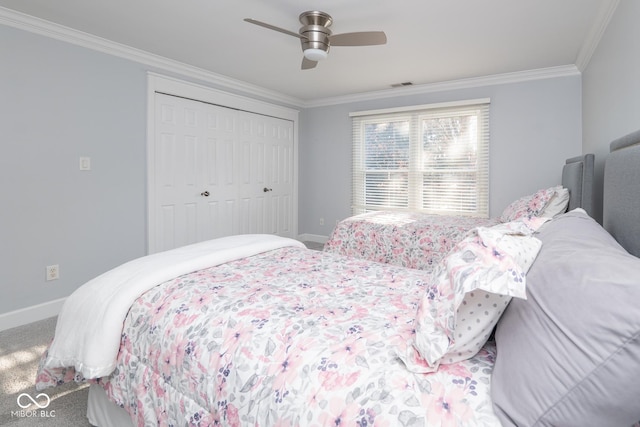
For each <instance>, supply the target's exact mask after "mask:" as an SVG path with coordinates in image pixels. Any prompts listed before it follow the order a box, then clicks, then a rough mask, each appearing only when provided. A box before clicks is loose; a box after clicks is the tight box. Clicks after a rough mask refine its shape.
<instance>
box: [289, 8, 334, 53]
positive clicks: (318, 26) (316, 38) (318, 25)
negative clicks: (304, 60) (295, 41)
mask: <svg viewBox="0 0 640 427" xmlns="http://www.w3.org/2000/svg"><path fill="white" fill-rule="evenodd" d="M298 19H299V20H300V23H301V24H302V25H303V27H302V28H300V31H299V33H300V35H302V36H304V37H305V38H303V39H300V42H301V43H302V50H307V49H320V50H323V51H325V52H329V36H331V30H330V29H329V27H330V26H331V24H333V18H331V16H330V15H329V14H327V13H324V12H320V11H317V10H313V11H309V12H303V13H301V14H300V17H299V18H298Z"/></svg>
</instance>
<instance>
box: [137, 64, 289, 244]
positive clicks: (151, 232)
mask: <svg viewBox="0 0 640 427" xmlns="http://www.w3.org/2000/svg"><path fill="white" fill-rule="evenodd" d="M156 93H163V94H166V95H173V96H178V97H182V98H187V99H193V100H197V101H203V102H208V103H210V104H214V105H219V106H223V107H228V108H234V109H237V110H242V111H247V112H251V113H257V114H262V115H265V116H272V117H277V118H280V119H285V120H290V121H292V122H293V151H294V154H293V158H294V160H293V200H292V208H291V210H292V212H291V218H292V221H291V224H292V226H293V230H294V233H293V234H294V235H295V236H297V235H298V115H299V111H298V110H295V109H292V108H287V107H282V106H279V105H275V104H270V103H267V102H263V101H259V100H256V99H252V98H249V97H245V96H241V95H236V94H232V93H229V92H223V91H220V90H217V89H213V88H209V87H206V86H202V85H198V84H195V83H190V82H186V81H183V80H179V79H175V78H172V77H166V76H162V75H160V74H156V73H152V72H149V73H148V75H147V253H153V252H156V250H157V236H156V235H155V233H156V230H157V228H156V221H157V219H156V217H155V215H156V213H155V209H154V207H155V205H156V202H157V201H156V195H155V191H154V189H155V185H156V183H155V169H154V168H155V161H154V159H155V128H156V125H155V96H156Z"/></svg>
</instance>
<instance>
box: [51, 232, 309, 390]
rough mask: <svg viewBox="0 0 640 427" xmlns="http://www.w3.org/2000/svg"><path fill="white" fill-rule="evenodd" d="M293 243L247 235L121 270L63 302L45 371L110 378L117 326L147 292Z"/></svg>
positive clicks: (173, 252)
mask: <svg viewBox="0 0 640 427" xmlns="http://www.w3.org/2000/svg"><path fill="white" fill-rule="evenodd" d="M285 246H299V247H304V245H303V244H302V243H300V242H298V241H296V240H293V239H288V238H284V237H278V236H273V235H264V234H246V235H238V236H230V237H224V238H220V239H215V240H209V241H206V242H201V243H196V244H193V245H189V246H184V247H181V248H177V249H172V250H169V251H165V252H160V253H157V254H152V255H148V256H144V257H141V258H138V259H135V260H133V261H130V262H127V263H125V264H122V265H121V266H119V267H116V268H114V269H113V270H110V271H108V272H106V273H104V274H102V275H100V276H98V277H96V278H95V279H93V280H90V281H89V282H87V283H86V284H84V285H83V286H81V287H80V288H78V289H77V290H76V291H75V292H74V293H73V294H71V295H70V296H69V298H67V300H66V301H65V303H64V306H63V307H62V310H61V312H60V315H59V316H58V323H57V325H56V333H55V336H54V339H53V342H52V344H51V346H50V348H49V354H48V357H47V358H46V360H45V367H48V368H57V367H70V366H73V367H74V368H75V370H76V372H78V373H80V374H82V375H83V376H84V377H85V378H86V379H90V378H100V377H104V376H107V375H109V374H110V373H111V372H113V370H114V368H115V365H116V357H117V355H118V350H119V348H120V337H121V334H122V326H123V323H124V320H125V317H126V316H127V313H128V312H129V308H130V307H131V305H132V304H133V302H134V301H135V300H136V299H137V298H138V297H139V296H140V295H142V294H143V293H144V292H145V291H147V290H148V289H151V288H152V287H154V286H157V285H159V284H161V283H163V282H166V281H167V280H170V279H173V278H176V277H178V276H181V275H183V274H187V273H191V272H193V271H197V270H202V269H203V268H207V267H211V266H214V265H219V264H223V263H225V262H229V261H233V260H236V259H240V258H244V257H247V256H251V255H255V254H258V253H262V252H266V251H270V250H273V249H278V248H281V247H285Z"/></svg>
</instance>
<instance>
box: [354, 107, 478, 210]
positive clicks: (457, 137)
mask: <svg viewBox="0 0 640 427" xmlns="http://www.w3.org/2000/svg"><path fill="white" fill-rule="evenodd" d="M351 116H352V120H353V214H354V215H355V214H359V213H363V212H367V211H371V210H417V211H423V212H427V213H435V214H446V215H468V216H478V217H488V214H489V101H488V100H486V99H484V100H476V101H467V102H463V103H459V104H450V103H448V104H438V105H433V106H421V107H417V108H416V109H413V110H410V109H401V110H385V111H378V112H376V111H373V112H361V113H352V114H351Z"/></svg>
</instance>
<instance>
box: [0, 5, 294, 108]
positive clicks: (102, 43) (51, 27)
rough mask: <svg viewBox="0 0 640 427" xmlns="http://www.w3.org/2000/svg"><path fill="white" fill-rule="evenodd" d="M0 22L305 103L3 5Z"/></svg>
mask: <svg viewBox="0 0 640 427" xmlns="http://www.w3.org/2000/svg"><path fill="white" fill-rule="evenodd" d="M0 24H4V25H7V26H10V27H14V28H18V29H20V30H25V31H29V32H31V33H35V34H39V35H42V36H45V37H49V38H52V39H56V40H60V41H63V42H67V43H71V44H74V45H77V46H81V47H84V48H87V49H92V50H95V51H98V52H102V53H106V54H109V55H113V56H117V57H120V58H124V59H128V60H131V61H134V62H138V63H141V64H144V65H148V66H150V67H154V68H157V69H159V70H162V71H166V72H173V73H178V74H179V75H182V76H185V77H189V78H193V79H196V80H200V81H202V82H205V83H208V84H212V85H214V86H216V87H218V88H223V89H229V90H232V91H235V92H241V93H244V94H247V95H250V96H251V97H254V98H262V99H265V100H268V101H271V102H277V103H280V104H285V105H290V106H295V107H301V106H302V104H303V101H302V100H300V99H298V98H294V97H290V96H287V95H283V94H281V93H278V92H275V91H272V90H269V89H265V88H263V87H260V86H256V85H252V84H250V83H246V82H243V81H241V80H236V79H232V78H230V77H227V76H224V75H222V74H216V73H213V72H211V71H207V70H204V69H202V68H198V67H194V66H191V65H187V64H184V63H182V62H178V61H174V60H171V59H168V58H165V57H162V56H159V55H154V54H152V53H149V52H146V51H143V50H140V49H135V48H133V47H130V46H127V45H123V44H120V43H116V42H113V41H111V40H107V39H104V38H101V37H97V36H94V35H92V34H89V33H85V32H82V31H78V30H75V29H72V28H69V27H65V26H63V25H59V24H55V23H53V22H50V21H46V20H43V19H39V18H36V17H33V16H31V15H27V14H24V13H20V12H16V11H14V10H11V9H7V8H4V7H0Z"/></svg>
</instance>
